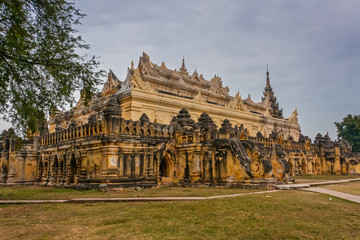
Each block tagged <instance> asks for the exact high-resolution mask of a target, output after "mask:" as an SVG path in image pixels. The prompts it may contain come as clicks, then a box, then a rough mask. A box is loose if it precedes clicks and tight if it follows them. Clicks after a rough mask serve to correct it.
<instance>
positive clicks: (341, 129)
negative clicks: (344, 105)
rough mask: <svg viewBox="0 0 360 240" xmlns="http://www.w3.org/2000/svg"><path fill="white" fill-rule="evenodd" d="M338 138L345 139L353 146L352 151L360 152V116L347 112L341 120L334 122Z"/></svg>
mask: <svg viewBox="0 0 360 240" xmlns="http://www.w3.org/2000/svg"><path fill="white" fill-rule="evenodd" d="M335 125H336V128H337V135H338V137H339V138H342V139H346V140H347V141H348V142H349V143H350V145H351V146H352V148H353V152H360V116H354V117H353V116H352V115H351V114H349V115H348V116H347V117H345V118H344V119H343V121H342V122H340V123H338V122H336V123H335Z"/></svg>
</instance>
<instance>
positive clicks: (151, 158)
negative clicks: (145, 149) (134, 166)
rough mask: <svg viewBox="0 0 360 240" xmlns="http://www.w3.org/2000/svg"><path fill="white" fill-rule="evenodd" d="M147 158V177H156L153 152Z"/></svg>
mask: <svg viewBox="0 0 360 240" xmlns="http://www.w3.org/2000/svg"><path fill="white" fill-rule="evenodd" d="M146 157H147V168H146V175H147V177H152V176H154V154H153V153H152V152H150V153H148V154H147V155H146Z"/></svg>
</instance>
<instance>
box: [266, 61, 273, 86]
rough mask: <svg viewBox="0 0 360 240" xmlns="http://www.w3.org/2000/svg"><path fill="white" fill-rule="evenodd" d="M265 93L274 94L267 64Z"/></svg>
mask: <svg viewBox="0 0 360 240" xmlns="http://www.w3.org/2000/svg"><path fill="white" fill-rule="evenodd" d="M265 92H272V88H271V85H270V78H269V66H268V65H267V64H266V86H265Z"/></svg>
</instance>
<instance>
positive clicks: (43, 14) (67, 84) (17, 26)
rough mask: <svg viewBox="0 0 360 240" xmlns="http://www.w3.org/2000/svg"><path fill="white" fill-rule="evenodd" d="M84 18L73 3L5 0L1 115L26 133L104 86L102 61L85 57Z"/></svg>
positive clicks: (0, 31)
mask: <svg viewBox="0 0 360 240" xmlns="http://www.w3.org/2000/svg"><path fill="white" fill-rule="evenodd" d="M84 16H85V15H84V14H82V13H81V12H80V11H79V9H76V8H75V5H74V2H73V1H68V0H10V1H9V0H0V113H1V114H3V116H4V118H5V119H6V120H8V121H11V122H12V124H13V125H14V126H15V127H16V129H18V130H21V131H22V132H23V133H26V132H28V131H29V130H30V131H32V132H34V131H36V130H37V129H38V127H39V126H40V125H42V124H43V123H44V119H45V118H46V117H48V115H49V112H50V111H51V110H53V109H56V108H57V107H60V108H64V106H66V105H67V104H69V103H73V102H74V93H75V92H76V91H77V90H83V93H84V95H85V97H86V99H87V100H89V99H90V98H91V97H92V95H93V93H94V92H95V91H96V86H97V85H98V84H99V83H101V80H100V77H101V76H102V75H103V71H101V70H98V67H99V62H98V61H97V60H96V58H95V57H94V56H90V55H87V54H83V55H82V54H79V52H80V51H82V52H84V51H85V49H89V45H88V44H86V43H85V42H84V41H83V39H82V37H81V36H80V35H79V34H78V31H77V30H76V29H75V26H77V25H79V24H80V20H81V19H82V18H83V17H84Z"/></svg>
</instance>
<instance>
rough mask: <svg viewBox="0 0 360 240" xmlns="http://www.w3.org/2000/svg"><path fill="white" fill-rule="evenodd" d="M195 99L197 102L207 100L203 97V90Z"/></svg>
mask: <svg viewBox="0 0 360 240" xmlns="http://www.w3.org/2000/svg"><path fill="white" fill-rule="evenodd" d="M194 101H197V102H206V101H205V99H204V98H203V96H202V94H201V91H199V92H198V94H197V95H196V97H195V98H194Z"/></svg>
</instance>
